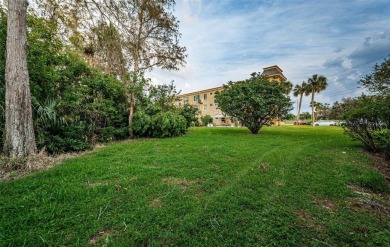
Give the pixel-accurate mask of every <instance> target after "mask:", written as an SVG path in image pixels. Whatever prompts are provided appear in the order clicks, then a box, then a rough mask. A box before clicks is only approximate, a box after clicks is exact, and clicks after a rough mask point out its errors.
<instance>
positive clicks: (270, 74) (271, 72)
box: [261, 65, 287, 82]
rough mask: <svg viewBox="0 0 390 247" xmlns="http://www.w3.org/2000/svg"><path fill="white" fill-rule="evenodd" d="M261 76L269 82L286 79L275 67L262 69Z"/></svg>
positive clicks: (277, 67)
mask: <svg viewBox="0 0 390 247" xmlns="http://www.w3.org/2000/svg"><path fill="white" fill-rule="evenodd" d="M261 75H262V76H264V77H266V78H267V79H270V80H276V81H279V82H280V81H285V80H287V78H286V77H285V76H284V75H283V70H282V69H281V68H279V66H277V65H273V66H270V67H265V68H263V73H262V74H261Z"/></svg>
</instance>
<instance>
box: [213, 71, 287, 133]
mask: <svg viewBox="0 0 390 247" xmlns="http://www.w3.org/2000/svg"><path fill="white" fill-rule="evenodd" d="M223 88H224V90H223V91H222V92H218V93H217V95H216V103H217V104H218V106H219V108H220V109H221V110H222V111H223V112H224V113H226V114H227V115H229V116H230V117H236V118H237V119H238V120H239V121H240V122H241V123H242V124H243V125H245V126H246V127H248V129H249V130H250V131H251V132H252V134H257V133H258V132H259V130H260V129H261V127H262V126H263V125H268V124H271V121H272V120H273V119H275V118H276V117H277V116H282V115H284V114H287V113H288V111H289V110H290V109H291V106H292V103H291V102H290V98H289V97H288V96H286V95H285V94H284V91H285V90H284V88H283V86H281V85H279V84H278V83H270V82H269V81H268V80H267V79H265V78H264V77H261V74H260V73H252V74H251V78H249V79H247V80H245V81H237V82H231V81H230V82H228V84H227V85H224V86H223Z"/></svg>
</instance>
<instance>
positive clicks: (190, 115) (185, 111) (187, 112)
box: [179, 104, 198, 128]
mask: <svg viewBox="0 0 390 247" xmlns="http://www.w3.org/2000/svg"><path fill="white" fill-rule="evenodd" d="M197 112H198V109H196V108H195V107H193V106H192V105H189V104H185V105H184V106H183V108H181V109H180V111H179V113H180V115H182V116H183V117H184V118H185V119H186V121H187V128H189V127H190V126H191V124H192V123H194V124H196V123H197V122H198V118H197V117H196V113H197Z"/></svg>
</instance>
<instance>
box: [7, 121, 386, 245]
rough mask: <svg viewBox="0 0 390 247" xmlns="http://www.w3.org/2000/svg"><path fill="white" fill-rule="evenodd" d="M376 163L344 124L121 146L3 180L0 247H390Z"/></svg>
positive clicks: (202, 131) (217, 131)
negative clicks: (371, 164) (344, 127)
mask: <svg viewBox="0 0 390 247" xmlns="http://www.w3.org/2000/svg"><path fill="white" fill-rule="evenodd" d="M371 162H372V161H371V160H370V158H369V157H367V156H366V155H365V154H364V153H363V152H362V151H361V149H360V148H359V146H358V143H356V142H353V141H351V140H350V139H349V138H348V137H347V136H345V135H343V133H342V129H341V128H339V127H315V128H312V127H309V126H285V127H264V128H263V129H262V130H261V132H260V134H259V135H251V134H250V133H249V131H248V130H247V129H244V128H192V129H190V130H189V132H188V134H187V135H186V136H183V137H179V138H169V139H151V140H149V139H143V140H135V141H126V142H122V143H113V144H110V145H108V146H107V147H105V148H103V149H100V150H96V151H93V152H91V153H88V154H86V155H84V156H82V157H79V158H74V159H71V160H67V161H66V162H64V163H63V164H62V165H59V166H57V167H54V168H52V169H50V170H47V171H40V172H36V173H34V174H32V175H30V176H28V177H25V178H22V179H19V180H14V181H2V182H0V193H1V194H0V198H1V200H0V219H1V222H0V246H23V245H25V246H45V245H46V246H47V245H48V246H61V245H66V246H74V245H76V246H77V245H79V246H85V245H98V246H101V245H105V246H145V245H146V246H257V245H261V246H264V245H267V246H268V245H274V246H291V245H296V246H302V245H313V246H328V245H331V246H345V245H350V246H355V245H361V246H374V245H376V246H378V245H379V246H380V245H382V246H390V220H389V219H390V218H389V211H388V209H389V202H388V200H387V201H386V199H384V198H386V196H387V198H389V197H388V194H387V192H388V184H387V182H386V180H385V179H384V177H383V176H382V175H381V174H379V173H378V172H376V171H375V170H374V169H373V168H371V167H370V166H369V164H370V163H371Z"/></svg>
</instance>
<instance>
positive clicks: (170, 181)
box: [162, 177, 202, 189]
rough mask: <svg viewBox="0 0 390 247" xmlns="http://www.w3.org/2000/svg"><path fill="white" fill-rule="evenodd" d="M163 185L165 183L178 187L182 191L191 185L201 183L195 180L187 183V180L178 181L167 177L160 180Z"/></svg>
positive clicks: (178, 179)
mask: <svg viewBox="0 0 390 247" xmlns="http://www.w3.org/2000/svg"><path fill="white" fill-rule="evenodd" d="M162 182H163V183H166V184H168V185H179V186H180V187H181V188H183V189H187V188H188V187H190V185H192V184H195V183H196V184H200V183H202V181H201V180H200V179H195V180H193V181H189V180H187V179H180V178H174V177H168V178H163V179H162Z"/></svg>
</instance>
